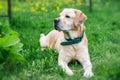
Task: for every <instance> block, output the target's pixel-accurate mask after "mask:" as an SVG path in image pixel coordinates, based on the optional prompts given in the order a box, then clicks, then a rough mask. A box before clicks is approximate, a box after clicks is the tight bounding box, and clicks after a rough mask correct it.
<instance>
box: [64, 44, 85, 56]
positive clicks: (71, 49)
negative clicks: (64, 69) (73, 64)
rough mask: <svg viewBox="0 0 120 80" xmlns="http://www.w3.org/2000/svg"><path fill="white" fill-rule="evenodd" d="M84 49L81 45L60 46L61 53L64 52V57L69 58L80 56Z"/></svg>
mask: <svg viewBox="0 0 120 80" xmlns="http://www.w3.org/2000/svg"><path fill="white" fill-rule="evenodd" d="M83 49H84V45H83V43H79V44H74V45H70V46H62V51H64V52H65V55H67V56H69V57H73V58H74V57H75V56H76V55H78V54H80V53H81V52H82V51H83Z"/></svg>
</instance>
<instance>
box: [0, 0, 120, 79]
mask: <svg viewBox="0 0 120 80" xmlns="http://www.w3.org/2000/svg"><path fill="white" fill-rule="evenodd" d="M119 3H120V1H119V0H118V1H117V0H115V1H110V0H107V1H101V0H99V1H97V2H95V1H94V4H93V6H94V7H93V12H89V11H88V8H87V6H84V7H79V6H72V7H74V8H77V9H80V10H82V11H83V12H84V13H85V14H86V15H87V16H88V20H87V21H86V22H85V25H86V34H87V37H88V40H89V52H90V56H91V60H92V64H93V72H94V74H95V76H94V77H92V78H90V79H89V80H118V79H120V76H119V75H120V64H119V61H120V57H119V56H120V50H119V49H120V33H119V32H120V21H119V18H120V16H119V15H120V9H119V7H120V5H119ZM16 4H18V3H14V4H13V5H16ZM19 4H20V3H19ZM19 4H18V5H19ZM21 4H23V3H21ZM64 7H70V5H69V6H68V5H64V6H62V7H61V8H62V9H63V8H64ZM23 8H24V9H23V11H13V20H12V24H11V27H12V29H14V30H15V31H17V32H18V33H19V35H20V39H21V42H22V43H24V50H23V51H22V52H21V54H22V55H23V56H24V57H25V59H26V61H25V62H23V63H22V64H18V65H16V66H13V67H12V68H11V69H10V71H6V70H5V69H2V70H1V71H0V74H1V75H0V78H1V79H3V80H86V79H85V78H83V77H82V75H83V70H82V67H81V65H80V64H78V63H77V62H76V61H73V62H72V63H71V64H70V65H69V66H70V68H71V69H73V70H75V71H74V73H75V74H74V76H72V77H69V76H67V75H66V74H65V73H64V72H63V71H62V69H61V68H60V67H59V66H58V64H57V56H58V55H57V53H56V52H55V51H54V50H49V49H47V50H46V51H44V52H41V51H40V46H39V42H38V41H39V35H40V33H45V34H47V33H48V32H49V31H51V30H52V29H53V25H52V24H53V19H54V18H55V17H57V16H58V13H59V12H60V11H61V10H58V11H56V12H54V11H53V12H51V11H48V12H36V13H32V12H29V11H27V8H26V7H25V6H24V5H23ZM51 9H52V8H50V9H49V10H51ZM0 67H1V66H0Z"/></svg>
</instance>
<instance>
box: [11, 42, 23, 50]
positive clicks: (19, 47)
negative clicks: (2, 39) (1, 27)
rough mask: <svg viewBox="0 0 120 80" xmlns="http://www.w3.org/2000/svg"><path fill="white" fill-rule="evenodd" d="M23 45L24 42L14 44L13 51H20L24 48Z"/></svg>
mask: <svg viewBox="0 0 120 80" xmlns="http://www.w3.org/2000/svg"><path fill="white" fill-rule="evenodd" d="M22 47H23V44H22V43H17V44H15V45H13V46H11V49H10V50H11V51H14V52H19V51H21V50H22Z"/></svg>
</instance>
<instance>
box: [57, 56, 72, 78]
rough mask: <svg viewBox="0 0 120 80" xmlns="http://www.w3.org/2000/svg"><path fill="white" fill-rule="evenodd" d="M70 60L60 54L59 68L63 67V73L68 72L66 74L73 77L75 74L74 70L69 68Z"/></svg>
mask: <svg viewBox="0 0 120 80" xmlns="http://www.w3.org/2000/svg"><path fill="white" fill-rule="evenodd" d="M69 61H70V60H69V59H67V58H64V57H63V56H61V55H60V54H59V57H58V64H59V66H61V67H62V69H63V71H65V72H66V74H68V75H69V76H72V75H73V72H72V70H71V69H70V68H69V67H68V63H69Z"/></svg>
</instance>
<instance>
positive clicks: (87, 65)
mask: <svg viewBox="0 0 120 80" xmlns="http://www.w3.org/2000/svg"><path fill="white" fill-rule="evenodd" d="M77 59H78V61H79V62H80V63H81V64H82V66H83V69H84V71H85V72H84V75H83V76H84V77H86V78H90V77H92V76H93V75H94V74H93V72H92V64H91V61H90V58H89V54H88V52H86V53H83V54H81V55H80V56H78V58H77Z"/></svg>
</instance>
